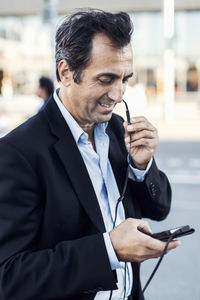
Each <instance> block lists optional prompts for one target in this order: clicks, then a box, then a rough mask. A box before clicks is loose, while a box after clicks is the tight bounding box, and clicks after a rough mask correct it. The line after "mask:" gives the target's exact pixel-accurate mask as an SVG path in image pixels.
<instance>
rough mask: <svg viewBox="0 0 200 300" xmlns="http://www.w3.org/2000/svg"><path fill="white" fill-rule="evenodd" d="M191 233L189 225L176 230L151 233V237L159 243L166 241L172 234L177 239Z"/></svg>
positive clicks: (191, 229) (192, 229)
mask: <svg viewBox="0 0 200 300" xmlns="http://www.w3.org/2000/svg"><path fill="white" fill-rule="evenodd" d="M193 232H195V230H194V228H190V226H189V225H185V226H180V227H177V228H173V229H169V230H165V231H161V232H157V233H153V234H151V237H153V238H155V239H158V240H161V241H167V240H168V239H169V237H170V236H171V235H172V234H174V238H179V237H181V236H184V235H188V234H191V233H193Z"/></svg>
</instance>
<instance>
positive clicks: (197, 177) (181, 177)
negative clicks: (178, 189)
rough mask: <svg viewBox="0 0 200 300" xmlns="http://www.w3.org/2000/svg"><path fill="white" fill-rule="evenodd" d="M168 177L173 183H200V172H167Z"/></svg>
mask: <svg viewBox="0 0 200 300" xmlns="http://www.w3.org/2000/svg"><path fill="white" fill-rule="evenodd" d="M166 174H167V177H168V178H169V181H170V182H171V183H178V184H199V185H200V172H198V173H197V172H196V173H193V172H184V171H182V172H181V171H179V172H166Z"/></svg>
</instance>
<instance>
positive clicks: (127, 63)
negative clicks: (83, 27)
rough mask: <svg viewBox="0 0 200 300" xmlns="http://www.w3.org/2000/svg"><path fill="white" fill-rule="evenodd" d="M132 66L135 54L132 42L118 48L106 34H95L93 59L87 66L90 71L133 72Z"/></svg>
mask: <svg viewBox="0 0 200 300" xmlns="http://www.w3.org/2000/svg"><path fill="white" fill-rule="evenodd" d="M132 68H133V54H132V48H131V45H130V44H128V45H126V46H124V47H122V48H116V47H114V46H113V44H112V41H111V40H110V39H109V38H108V37H107V36H106V35H105V34H102V33H99V34H96V35H95V36H94V38H93V42H92V51H91V61H90V64H89V65H88V67H86V69H87V70H88V71H93V72H95V73H98V72H114V73H117V74H118V75H120V74H121V73H123V74H126V73H127V74H129V73H131V72H132Z"/></svg>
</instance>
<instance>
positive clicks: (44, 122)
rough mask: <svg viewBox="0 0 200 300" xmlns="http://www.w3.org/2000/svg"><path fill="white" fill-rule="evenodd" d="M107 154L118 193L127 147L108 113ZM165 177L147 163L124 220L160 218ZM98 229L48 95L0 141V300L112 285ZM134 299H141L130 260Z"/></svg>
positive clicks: (68, 294) (75, 157) (78, 164)
mask: <svg viewBox="0 0 200 300" xmlns="http://www.w3.org/2000/svg"><path fill="white" fill-rule="evenodd" d="M107 133H108V135H109V137H110V148H109V158H110V162H111V165H112V168H113V171H114V174H115V178H116V181H117V184H118V187H119V190H120V192H121V191H122V188H123V183H124V178H125V173H126V168H127V152H126V149H125V145H124V130H123V126H122V119H121V118H120V117H119V116H116V115H114V114H113V116H112V119H111V120H110V121H109V125H108V127H107ZM170 198H171V190H170V186H169V183H168V180H167V178H166V176H165V175H164V174H163V173H162V172H161V171H159V170H158V169H157V167H156V164H155V162H153V164H152V166H151V168H150V171H149V172H148V175H147V176H146V178H145V181H144V182H142V183H138V182H133V181H129V183H128V188H127V192H126V197H125V200H124V208H125V214H126V217H135V218H141V217H149V218H152V219H156V220H161V219H163V218H165V217H166V215H167V214H168V211H169V208H170ZM103 232H105V226H104V222H103V219H102V215H101V212H100V208H99V205H98V201H97V199H96V195H95V192H94V189H93V186H92V183H91V180H90V177H89V175H88V173H87V169H86V167H85V164H84V161H83V160H82V157H81V155H80V152H79V150H78V148H77V146H76V143H75V141H74V139H73V137H72V134H71V131H70V130H69V128H68V126H67V124H66V122H65V120H64V118H63V117H62V115H61V113H60V111H59V109H58V107H57V105H56V103H55V102H54V100H53V99H52V98H51V99H50V101H49V102H48V104H47V105H46V107H45V108H44V110H42V111H41V112H39V113H38V114H37V115H35V116H33V117H32V118H31V119H29V120H28V121H27V122H25V123H24V124H22V125H20V126H19V127H18V128H16V129H15V130H14V131H12V132H11V133H10V134H8V135H7V136H6V137H4V138H2V139H1V140H0V299H1V300H4V299H6V300H36V299H37V300H50V299H52V300H59V299H65V300H67V299H70V300H75V299H82V300H86V299H87V300H89V299H94V297H95V295H96V293H97V292H98V291H100V290H111V289H116V276H115V272H113V271H112V270H111V268H110V263H109V259H108V256H107V252H106V248H105V244H104V239H103V236H102V233H103ZM133 268H134V285H133V291H132V294H133V295H134V299H143V298H142V296H141V290H140V282H139V265H138V264H137V263H135V264H133Z"/></svg>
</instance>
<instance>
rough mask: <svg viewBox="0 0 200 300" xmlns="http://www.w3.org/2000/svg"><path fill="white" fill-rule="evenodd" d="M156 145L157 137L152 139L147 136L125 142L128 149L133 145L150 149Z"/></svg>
mask: <svg viewBox="0 0 200 300" xmlns="http://www.w3.org/2000/svg"><path fill="white" fill-rule="evenodd" d="M156 145H157V139H155V138H153V139H149V138H141V139H139V140H136V141H131V143H130V141H129V142H126V147H128V149H129V148H130V146H131V148H134V147H141V146H143V147H148V148H150V149H152V150H154V149H155V147H156Z"/></svg>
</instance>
